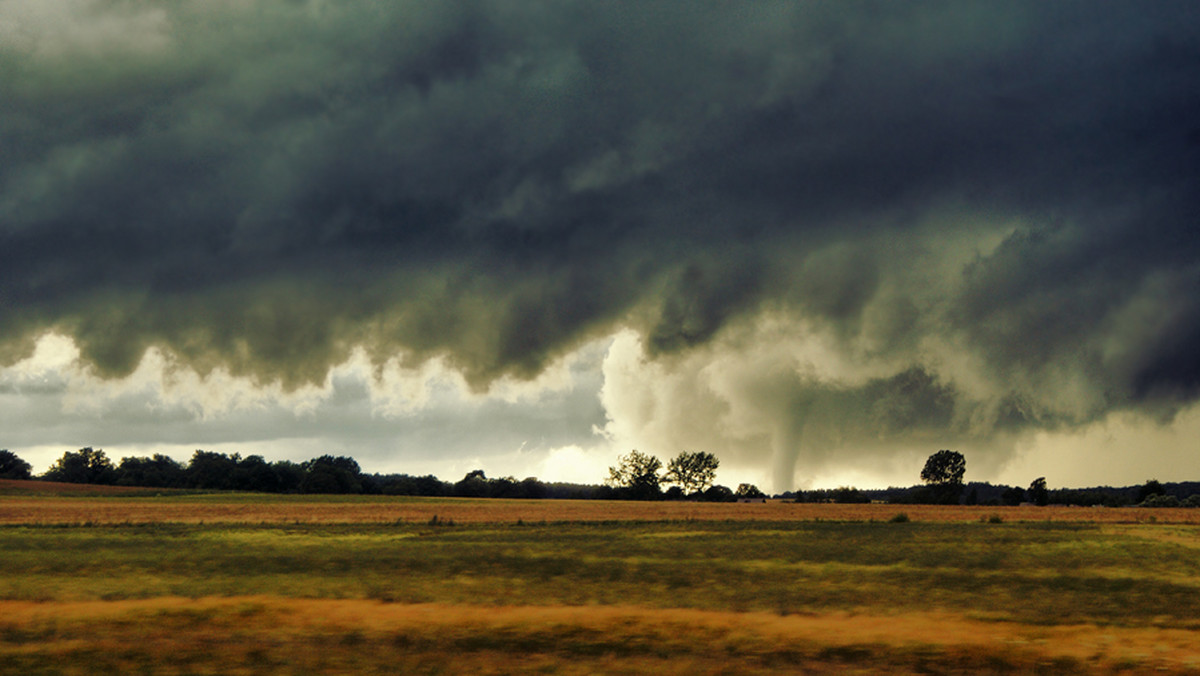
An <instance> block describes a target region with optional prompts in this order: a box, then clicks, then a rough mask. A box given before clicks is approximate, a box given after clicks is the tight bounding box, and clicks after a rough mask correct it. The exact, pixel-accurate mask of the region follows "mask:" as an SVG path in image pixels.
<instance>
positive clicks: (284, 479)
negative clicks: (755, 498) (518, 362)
mask: <svg viewBox="0 0 1200 676" xmlns="http://www.w3.org/2000/svg"><path fill="white" fill-rule="evenodd" d="M31 470H32V467H31V466H30V465H29V463H28V462H25V461H24V460H22V459H21V458H20V457H18V456H17V455H16V454H15V453H12V452H11V451H7V450H0V479H24V480H28V479H40V480H43V481H58V482H65V483H77V484H99V485H110V486H136V487H141V488H170V489H191V490H222V491H249V492H260V493H311V494H364V495H413V496H429V497H467V498H515V499H532V500H537V499H575V500H616V499H627V498H630V497H633V496H631V495H630V493H629V492H628V491H627V490H625V489H623V488H621V487H617V486H610V485H601V486H596V485H588V484H573V483H563V482H543V481H540V480H538V479H537V478H535V477H528V478H525V479H520V480H518V479H516V478H514V477H500V478H493V477H488V476H487V475H486V474H485V473H484V471H483V470H474V471H472V472H469V473H467V475H466V476H464V477H463V478H462V479H461V480H459V481H457V482H449V481H443V480H441V479H439V478H438V477H436V476H433V475H426V476H413V475H410V474H368V473H365V472H363V471H362V468H361V467H360V466H359V464H358V462H357V461H355V460H354V459H353V458H350V457H346V456H332V455H323V456H320V457H318V458H313V459H311V460H307V461H305V462H300V463H296V462H291V461H288V460H279V461H276V462H268V461H267V460H265V459H264V458H263V457H262V456H259V455H248V456H245V457H242V456H241V455H239V454H237V453H234V454H232V455H229V454H225V453H215V452H212V451H204V450H198V451H196V452H195V453H193V454H192V457H191V459H190V460H189V461H188V462H187V463H186V464H184V463H181V462H179V461H177V460H175V459H174V458H171V457H168V456H165V455H161V454H155V455H153V456H150V457H126V458H121V460H120V461H119V462H113V461H112V459H111V458H109V457H108V455H107V454H106V453H105V452H104V451H103V450H100V449H93V448H90V447H89V448H82V449H80V450H78V451H68V452H67V453H64V454H63V456H62V457H61V458H59V459H58V460H57V461H55V463H54V464H53V465H52V466H51V467H50V469H48V470H47V471H46V472H45V473H43V474H42V475H40V476H37V477H35V476H33V474H32V471H31ZM659 497H665V496H659ZM701 499H707V500H716V501H726V500H734V499H736V498H735V497H734V492H733V491H732V490H730V489H728V488H726V487H724V486H714V487H711V488H710V489H709V490H707V491H705V494H704V495H703V496H701Z"/></svg>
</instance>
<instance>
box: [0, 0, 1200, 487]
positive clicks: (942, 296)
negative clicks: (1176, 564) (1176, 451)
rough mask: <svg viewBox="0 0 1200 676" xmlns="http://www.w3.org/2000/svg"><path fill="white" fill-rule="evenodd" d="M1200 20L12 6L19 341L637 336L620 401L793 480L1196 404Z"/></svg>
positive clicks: (670, 432) (781, 480) (621, 416)
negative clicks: (832, 468)
mask: <svg viewBox="0 0 1200 676" xmlns="http://www.w3.org/2000/svg"><path fill="white" fill-rule="evenodd" d="M1198 33H1200V9H1198V8H1197V7H1196V6H1195V4H1194V3H1191V2H1156V3H1135V2H1106V3H1094V2H1057V3H1044V2H1006V3H983V2H979V3H976V2H920V3H891V2H837V3H794V2H756V3H733V4H731V3H723V2H688V3H678V2H611V3H573V2H499V1H498V2H454V1H451V2H438V3H423V2H390V3H353V2H335V1H332V0H330V1H321V0H308V1H286V2H285V1H283V0H260V1H258V2H248V3H243V2H203V3H200V2H196V3H190V2H185V3H168V4H163V3H156V2H140V1H137V0H124V1H117V0H38V1H37V2H33V1H25V0H0V149H2V152H3V156H2V158H0V364H3V365H11V364H14V363H17V362H18V361H19V360H21V359H24V358H27V357H28V356H29V355H30V354H32V351H33V349H34V346H35V344H36V340H37V339H38V338H39V337H40V336H44V335H47V334H54V335H62V336H69V337H71V338H72V339H73V341H74V343H75V345H77V347H78V349H79V359H80V361H81V363H84V364H87V365H88V366H89V367H90V368H91V369H93V370H94V373H95V374H96V375H97V376H98V377H100V378H108V379H120V378H127V377H129V376H130V374H133V373H134V372H135V371H136V370H137V369H138V368H139V365H141V364H142V363H143V361H144V358H145V355H146V354H147V351H148V350H152V351H153V353H154V354H158V355H161V358H162V359H163V360H164V362H165V363H166V364H167V365H168V366H169V367H170V368H178V369H186V370H191V371H194V372H195V373H197V374H199V376H200V377H207V376H209V375H210V374H213V373H226V372H227V373H228V374H230V376H231V377H234V378H241V377H245V378H248V379H249V380H250V381H251V382H253V383H255V384H256V385H258V386H261V387H278V388H279V391H280V392H281V393H289V392H296V391H299V390H301V389H303V388H305V387H313V386H322V385H325V384H328V383H331V382H332V381H330V380H329V378H330V377H331V376H330V373H331V369H334V368H335V367H337V366H338V365H341V364H345V363H347V361H348V360H351V359H355V358H359V357H356V355H360V356H362V358H365V359H366V361H367V362H369V363H371V364H373V365H374V368H375V369H376V370H380V369H383V368H384V366H385V365H386V364H388V363H392V364H394V365H396V367H397V368H399V367H400V366H403V367H404V368H408V369H419V368H420V367H421V365H422V364H426V363H431V361H430V360H435V361H436V362H437V363H439V364H444V365H445V367H446V368H447V369H448V370H450V371H453V372H456V373H459V374H461V375H462V377H463V378H465V382H466V383H467V384H468V386H469V389H471V390H472V391H474V392H475V393H486V392H487V391H488V389H489V387H490V386H492V384H493V383H496V382H499V381H501V380H505V379H510V380H518V381H519V380H521V379H531V378H535V377H537V376H538V375H539V374H540V373H542V372H543V370H544V369H545V368H546V367H547V366H548V365H550V364H552V363H555V362H556V360H559V359H561V358H563V357H564V355H568V354H571V353H573V352H574V351H576V350H579V349H581V348H583V347H584V346H585V345H592V344H595V341H604V340H611V341H615V342H613V343H612V350H613V351H611V352H610V353H609V354H608V356H607V357H606V358H605V360H604V367H603V373H604V375H605V380H604V383H603V387H602V388H601V387H600V386H595V387H592V388H591V391H592V392H593V393H594V394H595V395H596V396H597V397H599V401H601V402H603V404H604V407H605V411H606V416H607V418H606V422H605V420H601V421H600V423H601V424H600V425H599V428H602V431H603V432H604V433H605V434H607V435H609V437H610V438H613V439H621V440H625V439H629V440H635V439H651V440H654V441H656V442H658V443H659V444H661V445H662V446H667V445H672V446H679V445H683V444H685V443H686V442H685V440H687V439H689V438H691V436H696V438H695V439H694V441H695V442H696V443H695V444H689V446H696V445H700V444H707V445H710V446H711V445H712V444H714V443H717V444H723V445H724V446H725V449H724V450H725V452H726V453H727V454H729V455H730V456H731V459H733V458H736V459H739V460H738V461H740V462H744V463H745V464H747V465H750V464H753V463H760V464H763V463H766V464H769V465H771V467H772V468H773V472H774V475H775V477H776V482H777V484H778V485H780V486H783V487H786V485H787V484H790V483H791V479H792V478H793V476H794V475H795V473H796V471H797V463H799V466H800V467H801V468H804V469H806V470H811V469H813V468H819V467H824V466H827V465H830V464H834V463H836V462H838V458H843V459H845V458H863V459H866V458H871V459H873V460H872V461H873V462H875V461H877V462H886V461H887V458H890V457H896V453H897V449H902V450H903V449H910V448H911V449H914V450H913V451H912V452H913V453H916V452H918V451H917V450H916V449H924V451H925V452H928V451H931V450H936V447H940V446H941V445H944V444H949V443H964V444H970V445H974V446H975V447H978V448H981V449H984V448H993V447H995V448H999V447H1005V448H1008V449H1010V450H1009V452H1011V447H1012V444H1011V440H1012V438H1015V437H1014V435H1019V434H1021V433H1022V432H1030V433H1032V432H1035V431H1054V430H1062V429H1071V428H1073V427H1077V426H1081V425H1086V424H1089V423H1092V422H1095V421H1098V420H1102V419H1104V418H1105V416H1108V415H1111V414H1114V413H1117V412H1133V413H1135V414H1137V415H1146V416H1150V417H1151V418H1153V419H1155V420H1159V421H1169V420H1171V419H1172V416H1174V415H1176V414H1177V413H1178V412H1179V411H1180V410H1182V409H1183V408H1184V407H1187V406H1190V405H1191V404H1192V403H1193V402H1194V401H1195V399H1196V397H1197V395H1198V394H1200V357H1198V356H1197V355H1200V352H1198V351H1197V349H1196V345H1198V344H1200V301H1198V300H1197V299H1198V298H1200V235H1198V234H1197V232H1198V231H1200V228H1198V227H1197V225H1198V224H1197V220H1196V219H1197V214H1200V181H1198V180H1197V179H1198V178H1200V87H1198V86H1197V85H1196V83H1197V82H1200V42H1198V41H1197V40H1196V39H1195V36H1196V35H1197V34H1198ZM613 336H616V338H612V337H613ZM722 364H725V365H728V366H729V368H730V370H728V371H725V372H722V371H721V368H722V367H721V365H722ZM735 366H736V368H735ZM597 368H598V369H599V367H597ZM622 368H624V369H625V371H622V370H621V369H622ZM597 372H598V373H599V372H600V371H599V370H598V371H597ZM621 373H625V374H626V376H627V377H624V378H622V377H620V374H621ZM651 373H657V374H658V376H657V377H656V378H651V375H650V374H651ZM329 387H332V385H329ZM364 387H365V385H364ZM672 388H674V389H672ZM464 396H466V395H464ZM633 402H641V404H635V403H633ZM706 402H707V403H706ZM706 406H707V407H709V408H708V409H706V408H705V407H706ZM576 408H577V409H579V410H582V409H583V408H587V407H586V406H585V405H584V404H582V403H580V404H579V405H578V406H577V407H576ZM705 410H711V412H712V414H713V415H703V414H702V413H701V412H702V411H705ZM671 411H678V412H679V415H678V416H676V415H674V414H672V413H670V412H671ZM589 416H590V417H591V418H595V417H596V414H595V411H592V412H591V413H590V414H589ZM692 419H696V420H692ZM350 426H351V425H349V424H346V425H345V427H347V428H349V427H350ZM657 427H661V428H662V429H661V433H660V434H657V433H655V434H652V433H651V431H652V430H654V429H656V428H657ZM689 430H691V431H692V432H689ZM706 440H707V441H706ZM663 452H664V453H672V452H674V448H671V449H664V450H663ZM985 457H988V458H994V459H993V460H988V461H985V464H986V463H987V462H992V463H993V465H996V466H998V465H999V464H1001V463H1002V462H1003V458H1005V457H1007V456H1006V455H1005V453H1004V452H1000V451H997V452H996V453H994V454H991V455H987V456H985ZM768 459H769V460H768Z"/></svg>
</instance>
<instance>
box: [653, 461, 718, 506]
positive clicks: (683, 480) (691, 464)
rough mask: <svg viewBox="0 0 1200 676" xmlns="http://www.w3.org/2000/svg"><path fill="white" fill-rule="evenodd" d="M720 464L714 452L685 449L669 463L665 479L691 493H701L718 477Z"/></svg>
mask: <svg viewBox="0 0 1200 676" xmlns="http://www.w3.org/2000/svg"><path fill="white" fill-rule="evenodd" d="M720 464H721V463H720V461H719V460H717V456H715V455H713V454H712V453H704V452H702V451H697V452H695V453H688V452H686V451H685V452H683V453H680V454H679V455H677V456H675V458H674V459H673V460H671V461H670V462H669V463H667V472H666V474H665V475H663V481H665V482H666V483H669V484H676V485H677V486H679V488H681V489H683V492H684V493H687V494H689V495H691V494H692V493H699V492H701V491H703V490H705V489H706V488H708V487H709V486H711V485H713V481H714V480H715V479H716V478H717V466H718V465H720Z"/></svg>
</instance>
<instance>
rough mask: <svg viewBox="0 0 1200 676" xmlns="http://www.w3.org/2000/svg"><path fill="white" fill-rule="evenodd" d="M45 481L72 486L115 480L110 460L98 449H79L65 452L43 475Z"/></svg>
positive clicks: (108, 482) (109, 482)
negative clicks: (70, 484)
mask: <svg viewBox="0 0 1200 676" xmlns="http://www.w3.org/2000/svg"><path fill="white" fill-rule="evenodd" d="M43 476H44V477H45V479H46V480H47V481H65V482H67V483H74V484H111V483H114V482H115V481H116V480H117V471H116V468H115V467H113V464H112V460H109V459H108V456H107V455H105V454H104V451H102V450H100V449H94V450H93V449H92V448H91V447H90V446H89V447H88V448H81V449H79V451H78V452H71V451H67V452H66V453H64V454H63V456H62V457H61V458H59V459H58V460H57V461H55V463H54V464H53V465H52V466H51V467H50V469H49V470H47V471H46V474H45V475H43Z"/></svg>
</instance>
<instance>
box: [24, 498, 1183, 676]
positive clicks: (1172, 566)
mask: <svg viewBox="0 0 1200 676" xmlns="http://www.w3.org/2000/svg"><path fill="white" fill-rule="evenodd" d="M901 511H903V512H904V513H905V514H906V515H907V517H908V518H909V520H908V522H903V523H899V522H893V517H894V516H895V515H896V514H897V513H899V512H901ZM1196 511H1197V510H1139V509H1071V508H1032V507H1025V508H1008V509H1003V508H994V507H992V508H963V507H924V506H911V505H905V506H903V507H897V506H893V505H856V506H841V505H796V504H783V503H773V504H765V505H738V504H717V505H701V504H689V503H629V502H620V503H618V502H583V501H580V502H566V501H502V500H454V499H418V498H402V499H401V498H368V497H354V498H312V497H304V498H301V497H294V496H261V495H238V494H197V495H186V494H181V495H163V496H155V495H153V494H149V495H128V494H121V493H112V494H108V495H86V494H85V495H61V494H60V495H40V494H31V493H25V492H21V491H8V492H7V493H6V494H4V495H0V552H3V554H2V555H0V665H4V666H0V670H5V671H7V672H9V673H30V672H61V673H96V672H104V671H109V672H113V673H118V672H120V673H124V672H129V671H152V672H161V673H216V672H220V673H230V672H241V673H311V672H326V673H339V672H353V673H364V672H365V673H371V672H377V673H397V672H418V673H461V672H464V671H477V672H480V673H511V672H514V671H518V672H537V673H596V672H619V673H630V672H635V673H636V672H647V671H654V672H663V673H776V672H779V671H796V670H806V671H809V672H815V673H823V672H828V673H844V672H846V671H851V672H853V671H863V672H876V671H888V672H895V673H918V672H930V671H932V672H943V673H977V672H980V671H983V672H994V673H1003V672H1014V673H1015V672H1022V673H1023V672H1030V671H1044V672H1046V673H1072V672H1074V673H1110V672H1118V671H1121V672H1125V673H1139V672H1145V673H1150V672H1154V673H1163V672H1167V673H1200V619H1197V618H1200V557H1198V556H1197V553H1200V552H1198V549H1200V524H1197V522H1196ZM435 517H436V518H435Z"/></svg>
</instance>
